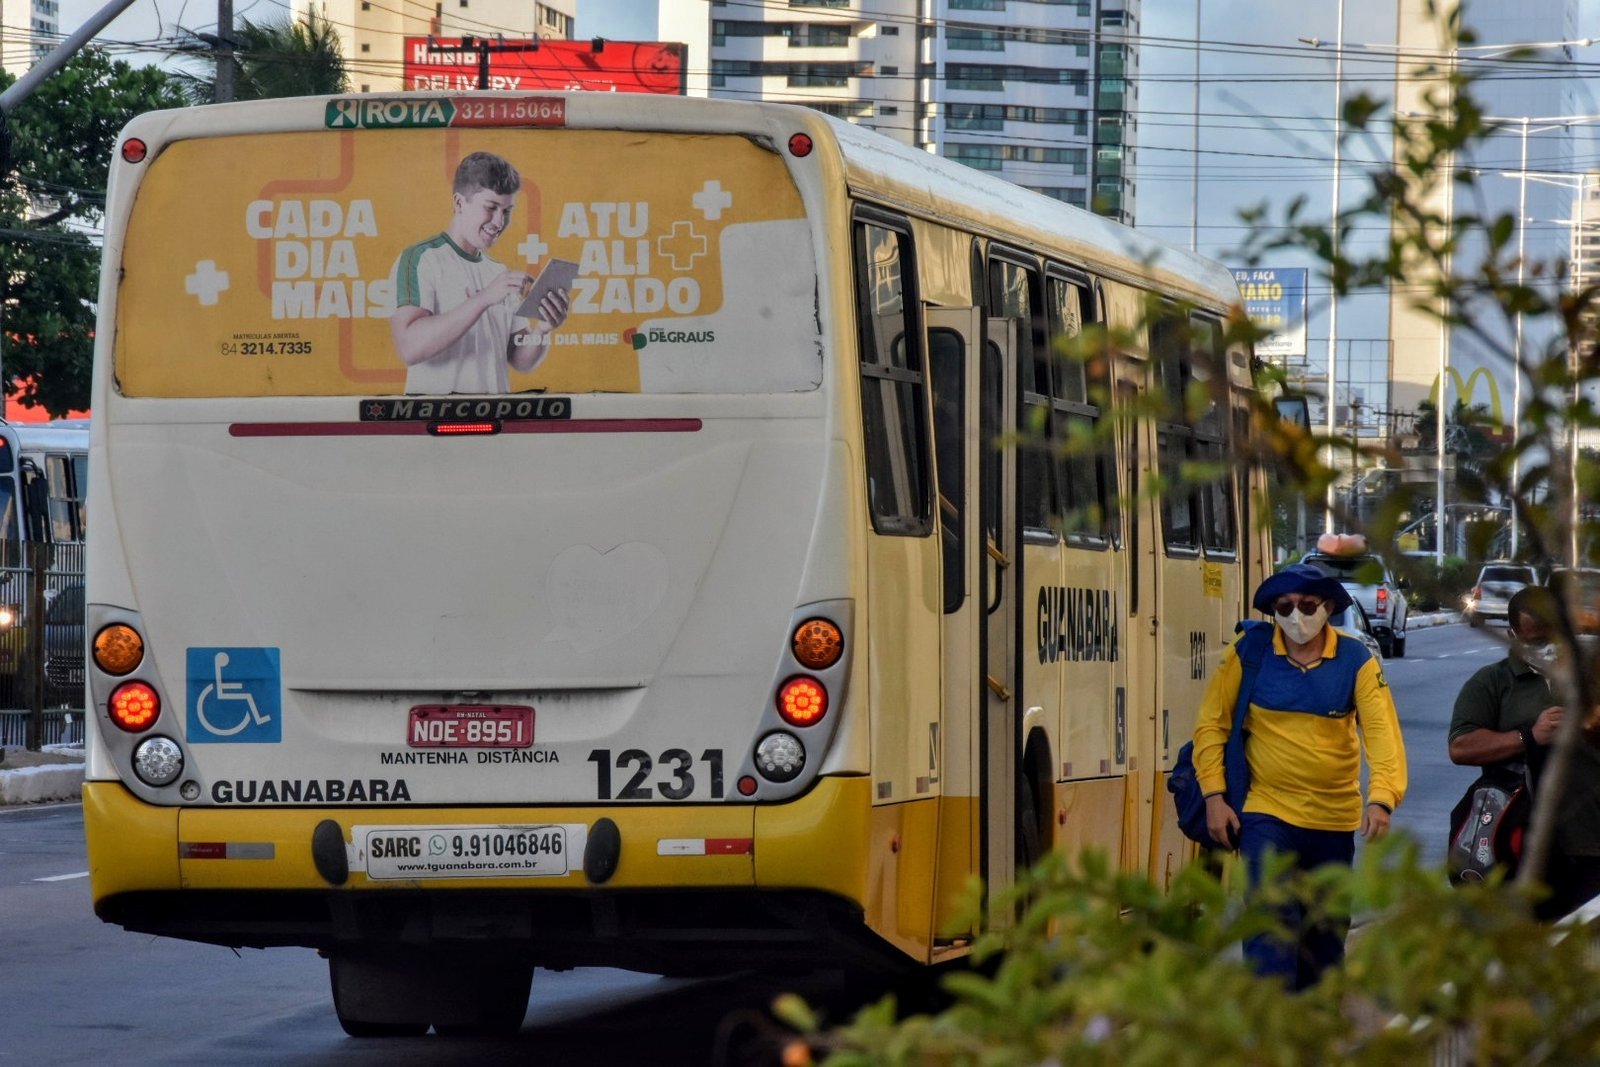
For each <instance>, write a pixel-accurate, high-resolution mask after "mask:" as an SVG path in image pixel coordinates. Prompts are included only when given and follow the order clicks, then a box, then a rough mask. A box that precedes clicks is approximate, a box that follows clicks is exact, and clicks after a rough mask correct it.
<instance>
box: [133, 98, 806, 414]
mask: <svg viewBox="0 0 1600 1067" xmlns="http://www.w3.org/2000/svg"><path fill="white" fill-rule="evenodd" d="M122 267H123V272H122V279H123V280H122V284H121V288H120V291H119V295H118V308H117V334H116V341H115V353H116V371H117V374H116V380H117V382H118V385H119V387H120V389H121V391H122V392H123V394H124V395H127V396H138V397H220V396H246V397H249V396H342V395H349V396H381V395H386V394H401V393H410V394H419V395H430V396H434V395H443V394H449V393H472V394H482V393H520V392H526V391H530V390H545V391H548V392H552V393H582V392H649V393H707V392H730V393H770V392H797V391H804V390H809V389H814V388H816V387H817V385H818V384H819V383H820V381H821V355H820V353H821V344H820V328H819V323H818V320H817V314H816V293H817V267H816V259H815V255H814V252H813V248H812V241H811V236H810V229H809V227H808V226H807V224H806V220H805V217H804V211H803V208H802V204H801V200H800V195H799V191H798V189H797V188H796V186H795V184H794V181H793V179H792V178H791V177H790V175H789V172H788V170H787V168H786V165H785V163H784V160H783V158H782V157H781V156H780V155H778V154H776V153H774V152H772V151H769V150H767V149H764V148H762V147H760V146H758V145H756V144H755V143H753V142H752V141H751V140H750V139H748V138H745V137H742V136H733V135H705V134H697V135H689V134H670V133H640V132H621V131H610V130H570V129H555V130H551V129H537V130H529V129H505V128H487V129H471V130H383V131H356V132H337V133H336V132H304V131H302V132H291V133H258V134H250V135H236V136H223V137H214V138H204V139H195V140H188V141H178V142H175V143H173V144H171V145H168V146H167V147H166V148H165V149H163V150H162V151H161V152H160V154H159V155H158V156H157V157H156V158H155V159H154V161H153V162H152V163H151V164H150V165H149V167H148V168H147V170H146V172H145V176H144V179H143V182H142V184H141V185H140V187H139V189H138V192H137V194H136V197H135V200H134V204H133V208H132V212H131V215H130V217H129V219H128V221H127V240H126V243H125V247H124V253H123V262H122ZM535 279H539V281H538V284H537V286H536V285H535ZM547 293H548V294H549V299H544V300H542V299H541V297H544V296H545V295H546V294H547ZM563 300H564V301H565V308H566V314H565V317H564V319H563V320H562V321H561V322H560V323H559V324H558V325H555V327H554V329H551V328H550V322H549V321H548V319H549V318H550V317H554V318H561V314H560V311H559V310H552V308H554V309H559V308H560V306H561V303H562V301H563ZM463 306H468V307H470V309H471V312H470V314H469V315H468V316H467V319H468V323H467V325H466V327H465V329H464V331H463V332H460V333H456V334H454V335H453V336H450V337H444V338H441V337H440V336H439V335H438V334H439V331H437V330H436V329H429V328H426V324H425V328H424V329H423V330H422V331H420V332H418V331H416V330H414V327H415V326H416V325H417V323H418V321H419V320H431V322H432V323H434V324H436V323H437V322H438V321H439V319H440V318H441V317H442V316H444V315H447V314H451V313H452V312H454V311H456V309H458V308H460V307H463Z"/></svg>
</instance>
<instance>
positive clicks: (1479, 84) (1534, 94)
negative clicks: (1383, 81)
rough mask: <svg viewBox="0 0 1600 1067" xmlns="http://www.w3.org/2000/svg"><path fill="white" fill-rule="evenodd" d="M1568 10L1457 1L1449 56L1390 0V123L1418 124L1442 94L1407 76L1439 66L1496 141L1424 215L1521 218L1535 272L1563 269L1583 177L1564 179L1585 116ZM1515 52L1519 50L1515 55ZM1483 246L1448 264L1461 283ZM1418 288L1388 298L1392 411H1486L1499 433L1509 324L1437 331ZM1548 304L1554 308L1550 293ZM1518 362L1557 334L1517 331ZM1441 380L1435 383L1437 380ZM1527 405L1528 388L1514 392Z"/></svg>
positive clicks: (1536, 324)
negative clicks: (1451, 72) (1462, 406)
mask: <svg viewBox="0 0 1600 1067" xmlns="http://www.w3.org/2000/svg"><path fill="white" fill-rule="evenodd" d="M1577 6H1578V5H1577V0H1466V2H1465V3H1464V4H1463V13H1462V24H1463V25H1465V26H1468V27H1470V28H1471V29H1472V30H1473V32H1474V34H1475V39H1474V42H1473V43H1472V44H1470V45H1468V46H1465V47H1461V48H1459V49H1452V48H1451V47H1450V44H1449V42H1447V41H1444V40H1442V39H1441V36H1440V23H1439V22H1438V20H1437V19H1435V18H1433V17H1431V16H1430V15H1429V14H1428V13H1427V11H1426V10H1425V7H1426V0H1399V3H1398V4H1397V22H1396V25H1397V34H1396V46H1397V50H1398V51H1399V53H1400V54H1401V55H1402V56H1403V57H1408V58H1402V59H1401V60H1400V63H1399V69H1398V71H1397V78H1396V85H1395V114H1396V115H1397V117H1398V121H1399V122H1402V123H1403V122H1405V121H1407V119H1408V116H1409V115H1411V114H1413V113H1416V112H1421V111H1423V110H1424V108H1425V100H1426V98H1427V97H1428V96H1429V95H1435V96H1437V95H1438V94H1440V93H1441V92H1442V91H1443V86H1442V82H1441V81H1440V80H1439V79H1438V78H1432V79H1429V78H1423V77H1419V76H1417V73H1416V71H1415V70H1414V69H1413V68H1418V67H1422V66H1424V60H1425V58H1426V57H1430V56H1432V57H1437V58H1436V60H1435V62H1434V64H1433V65H1434V66H1435V67H1436V68H1437V69H1438V70H1441V71H1443V70H1448V69H1450V68H1451V67H1454V68H1456V69H1459V70H1460V71H1461V72H1462V73H1463V74H1466V75H1468V76H1469V77H1470V78H1471V82H1470V85H1469V88H1468V91H1469V92H1470V93H1471V94H1472V97H1473V99H1474V100H1475V101H1476V102H1477V104H1478V106H1479V108H1480V109H1481V110H1482V111H1483V113H1484V114H1485V115H1487V116H1490V120H1491V121H1492V122H1494V123H1495V125H1496V126H1497V127H1498V128H1499V129H1498V132H1496V133H1495V134H1494V135H1492V136H1490V137H1488V138H1487V139H1485V140H1483V141H1482V142H1479V143H1477V144H1475V145H1474V146H1472V148H1471V149H1470V151H1465V152H1462V153H1461V154H1460V155H1458V156H1457V157H1456V158H1455V160H1454V162H1453V167H1454V168H1455V169H1456V170H1457V171H1458V172H1460V171H1465V172H1467V173H1469V174H1470V175H1471V177H1472V183H1471V185H1470V186H1464V185H1461V184H1460V183H1454V182H1449V183H1441V186H1440V188H1439V190H1438V192H1437V195H1436V198H1435V203H1433V204H1432V205H1431V206H1432V207H1433V208H1434V209H1435V210H1437V211H1438V212H1439V214H1440V216H1441V217H1443V218H1452V217H1455V216H1457V215H1458V214H1460V213H1463V212H1467V211H1470V212H1472V213H1474V214H1478V215H1482V216H1485V217H1488V218H1493V217H1495V216H1497V215H1501V214H1504V215H1509V216H1511V217H1512V218H1516V217H1517V216H1518V215H1519V214H1520V215H1521V221H1520V226H1521V228H1522V232H1521V234H1520V235H1519V238H1518V240H1519V241H1520V246H1519V247H1520V248H1521V249H1522V252H1523V256H1524V261H1525V262H1526V263H1527V264H1529V266H1530V268H1531V267H1532V266H1533V265H1535V264H1539V265H1555V266H1559V265H1561V264H1563V263H1565V262H1566V261H1567V260H1568V259H1569V258H1570V255H1571V247H1570V246H1571V242H1572V240H1573V236H1572V224H1573V220H1574V219H1576V218H1577V211H1578V206H1577V194H1578V188H1579V185H1580V184H1581V182H1580V177H1579V175H1577V174H1576V173H1574V172H1573V165H1572V160H1573V158H1574V155H1575V152H1574V144H1575V138H1576V137H1578V136H1580V135H1581V134H1582V132H1583V131H1582V128H1581V124H1580V123H1579V122H1576V121H1573V120H1576V119H1580V118H1593V117H1594V116H1592V115H1590V116H1585V115H1584V114H1583V113H1584V112H1594V111H1595V110H1596V108H1595V107H1594V105H1593V102H1592V100H1589V99H1586V97H1585V95H1584V92H1585V91H1584V82H1583V79H1582V77H1580V75H1579V70H1578V68H1577V67H1576V66H1574V64H1575V61H1579V60H1582V59H1584V57H1583V56H1580V55H1578V54H1577V52H1576V51H1575V49H1576V48H1577V47H1580V46H1581V45H1582V44H1583V42H1580V41H1577V40H1575V38H1576V37H1577ZM1520 42H1528V45H1527V46H1526V47H1525V48H1524V49H1518V47H1517V46H1518V45H1519V43H1520ZM1483 254H1484V249H1483V246H1482V242H1481V240H1475V241H1469V242H1467V243H1466V244H1465V245H1464V246H1463V247H1462V249H1461V251H1460V252H1459V254H1458V256H1457V257H1456V260H1455V262H1454V263H1453V264H1452V266H1453V268H1454V271H1455V273H1457V274H1458V275H1460V274H1466V275H1470V274H1472V273H1473V272H1474V270H1475V269H1476V264H1477V263H1479V262H1480V261H1481V260H1482V257H1483ZM1525 280H1527V281H1528V282H1529V283H1530V284H1538V285H1542V286H1546V287H1555V286H1559V285H1563V284H1567V282H1566V281H1565V280H1563V279H1562V278H1560V277H1559V272H1545V271H1543V270H1540V271H1537V272H1535V271H1533V270H1531V269H1530V270H1529V271H1527V276H1526V279H1525ZM1426 284H1427V279H1425V278H1416V279H1414V280H1413V284H1412V285H1410V286H1404V287H1402V286H1396V287H1395V288H1394V290H1393V291H1392V293H1391V296H1390V337H1391V339H1392V349H1391V357H1390V380H1391V385H1390V406H1391V407H1394V408H1397V409H1413V410H1414V409H1415V408H1416V406H1417V405H1418V404H1419V403H1420V402H1422V401H1424V400H1429V399H1431V398H1433V397H1436V396H1437V395H1439V392H1440V390H1441V388H1442V390H1443V393H1444V407H1445V410H1446V411H1450V410H1453V408H1454V406H1455V404H1456V401H1457V400H1461V401H1464V402H1465V403H1466V404H1467V405H1468V406H1469V407H1475V406H1481V407H1483V408H1484V409H1485V410H1486V411H1487V412H1488V413H1489V415H1490V416H1491V418H1493V419H1494V420H1495V421H1496V422H1497V423H1499V424H1501V425H1507V426H1509V425H1510V423H1511V421H1512V420H1513V419H1514V418H1515V412H1514V410H1513V409H1514V408H1515V407H1516V403H1517V396H1518V392H1519V390H1518V387H1517V383H1516V372H1515V364H1514V361H1513V359H1512V358H1511V356H1510V353H1511V352H1512V350H1513V348H1514V345H1515V336H1516V322H1515V319H1514V318H1513V317H1510V316H1505V315H1496V314H1495V313H1494V312H1493V310H1492V309H1489V308H1476V309H1473V315H1474V321H1473V324H1472V327H1471V328H1462V327H1456V328H1449V327H1445V326H1442V325H1441V323H1440V320H1439V317H1438V312H1439V311H1440V310H1442V309H1441V308H1438V307H1434V308H1419V307H1417V306H1416V305H1417V293H1418V292H1419V291H1422V287H1424V286H1425V285H1426ZM1549 295H1551V296H1553V295H1554V293H1553V292H1551V293H1550V294H1549ZM1523 327H1524V329H1523V344H1522V348H1523V351H1524V353H1526V354H1527V358H1529V359H1537V358H1539V357H1540V356H1541V354H1542V353H1543V352H1545V350H1546V348H1547V347H1548V345H1549V344H1550V342H1551V341H1552V340H1553V339H1554V331H1555V330H1556V329H1557V328H1558V326H1557V324H1556V323H1554V322H1550V321H1548V320H1537V319H1526V321H1525V322H1524V324H1523ZM1441 371H1443V373H1441ZM1521 392H1522V394H1523V397H1522V398H1523V399H1524V400H1525V399H1526V392H1527V383H1526V382H1524V383H1523V388H1522V390H1521Z"/></svg>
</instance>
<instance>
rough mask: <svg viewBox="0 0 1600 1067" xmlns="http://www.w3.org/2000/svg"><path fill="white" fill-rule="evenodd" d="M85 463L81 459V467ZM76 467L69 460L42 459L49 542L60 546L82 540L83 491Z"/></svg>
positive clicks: (59, 457)
mask: <svg viewBox="0 0 1600 1067" xmlns="http://www.w3.org/2000/svg"><path fill="white" fill-rule="evenodd" d="M87 465H88V459H87V457H83V466H85V467H87ZM78 466H79V464H77V463H74V462H73V458H72V457H71V456H67V455H64V454H60V453H55V452H52V453H50V454H48V455H46V456H45V458H44V472H45V485H46V488H47V489H48V491H49V494H50V531H51V535H52V537H51V539H52V540H54V541H56V542H58V543H62V544H67V543H72V542H77V541H82V540H83V534H84V531H83V496H84V494H83V491H82V488H80V486H82V487H86V482H80V481H79V480H78V470H77V468H78Z"/></svg>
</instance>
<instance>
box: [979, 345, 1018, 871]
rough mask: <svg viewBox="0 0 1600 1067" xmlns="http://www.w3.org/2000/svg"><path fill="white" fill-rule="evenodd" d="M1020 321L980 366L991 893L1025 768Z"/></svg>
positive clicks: (984, 730)
mask: <svg viewBox="0 0 1600 1067" xmlns="http://www.w3.org/2000/svg"><path fill="white" fill-rule="evenodd" d="M1024 328H1027V324H1025V323H1022V322H1020V321H1018V320H1016V319H994V318H991V319H990V320H989V327H988V337H987V338H986V339H985V343H984V346H983V358H982V361H981V363H982V366H981V370H980V372H979V373H980V382H981V385H980V388H981V394H980V399H979V415H978V448H979V457H980V459H979V464H978V486H979V487H978V500H979V505H978V506H979V509H980V511H981V523H982V527H983V529H982V535H981V536H982V537H983V546H982V548H983V555H982V562H983V566H982V568H981V569H982V574H983V582H982V583H981V589H982V605H981V610H980V612H979V627H980V633H981V638H980V642H981V647H982V650H983V657H982V663H981V670H982V672H983V717H982V724H981V730H980V734H979V737H980V741H979V744H980V747H981V750H982V754H981V766H982V773H983V777H982V785H981V789H980V795H981V796H982V798H983V803H982V815H981V818H982V820H983V828H984V835H983V838H984V844H983V877H984V880H985V881H986V882H987V884H988V889H989V893H990V894H991V896H992V895H993V894H994V893H997V892H999V891H1000V890H1002V889H1004V888H1005V887H1006V886H1008V885H1010V884H1011V883H1012V882H1013V881H1015V874H1016V863H1017V857H1016V830H1017V768H1018V760H1019V759H1020V753H1019V751H1018V749H1019V746H1020V744H1021V736H1020V731H1021V709H1020V708H1018V707H1017V703H1018V702H1017V693H1018V689H1019V684H1018V683H1019V679H1018V676H1017V675H1018V661H1017V647H1018V639H1019V636H1020V635H1019V634H1018V633H1017V627H1018V626H1019V625H1020V618H1021V617H1020V615H1019V609H1018V595H1019V594H1018V585H1019V582H1020V581H1021V578H1022V558H1021V539H1020V537H1019V535H1018V528H1017V449H1016V444H1015V440H1016V435H1017V401H1018V397H1019V394H1020V392H1021V384H1020V382H1019V381H1018V377H1017V375H1018V367H1017V350H1018V347H1019V346H1018V331H1019V330H1020V329H1024Z"/></svg>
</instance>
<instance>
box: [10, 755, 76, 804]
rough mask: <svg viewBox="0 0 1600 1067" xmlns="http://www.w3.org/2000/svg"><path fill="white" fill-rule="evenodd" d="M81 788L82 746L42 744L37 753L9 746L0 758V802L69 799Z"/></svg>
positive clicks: (74, 796)
mask: <svg viewBox="0 0 1600 1067" xmlns="http://www.w3.org/2000/svg"><path fill="white" fill-rule="evenodd" d="M82 787H83V746H82V745H81V744H78V745H46V746H44V750H43V751H40V752H29V751H27V750H26V749H20V750H19V749H16V748H11V749H7V750H6V751H5V758H4V759H3V760H0V804H35V803H38V802H40V801H45V800H72V799H74V798H76V797H77V796H78V795H79V794H80V793H81V792H82Z"/></svg>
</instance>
